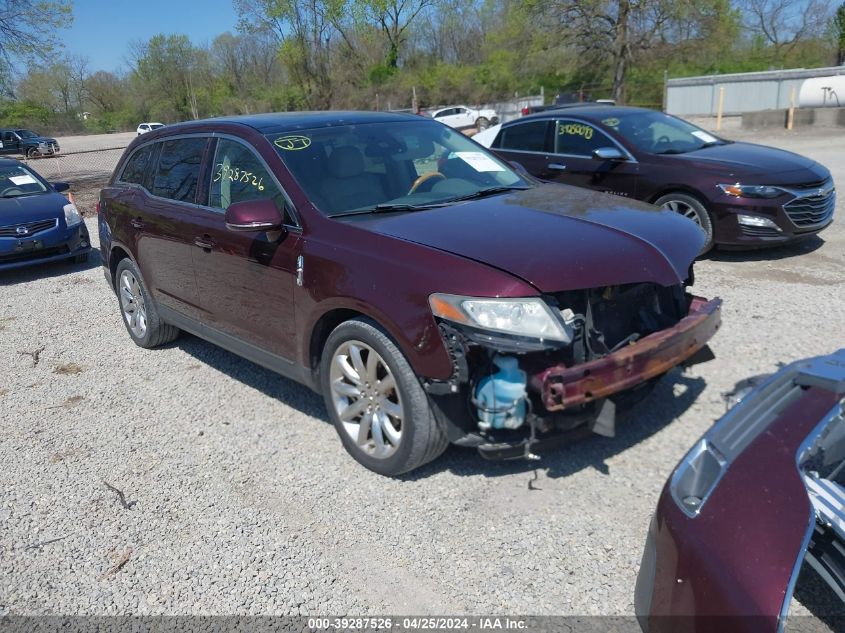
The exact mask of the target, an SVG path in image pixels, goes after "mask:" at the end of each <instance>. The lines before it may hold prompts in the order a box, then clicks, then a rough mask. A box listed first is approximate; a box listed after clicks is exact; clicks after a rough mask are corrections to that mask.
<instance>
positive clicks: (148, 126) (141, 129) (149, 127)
mask: <svg viewBox="0 0 845 633" xmlns="http://www.w3.org/2000/svg"><path fill="white" fill-rule="evenodd" d="M160 127H164V123H141V125H139V126H138V129H137V130H135V131H136V132H138V136H141V134H146V133H147V132H152V131H153V130H157V129H158V128H160Z"/></svg>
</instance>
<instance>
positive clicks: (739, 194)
mask: <svg viewBox="0 0 845 633" xmlns="http://www.w3.org/2000/svg"><path fill="white" fill-rule="evenodd" d="M719 189H721V190H722V191H723V192H724V193H726V194H728V195H729V196H733V197H735V198H777V197H778V196H779V195H781V194H782V193H783V189H779V188H778V187H769V186H767V185H741V184H739V183H735V184H733V185H719Z"/></svg>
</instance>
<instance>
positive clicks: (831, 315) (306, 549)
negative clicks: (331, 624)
mask: <svg viewBox="0 0 845 633" xmlns="http://www.w3.org/2000/svg"><path fill="white" fill-rule="evenodd" d="M744 135H745V136H748V133H745V134H744ZM735 136H738V135H735ZM753 138H754V139H755V140H757V141H759V142H763V143H768V144H773V145H778V146H782V147H785V148H788V149H793V150H796V151H798V152H801V153H804V154H807V155H809V156H812V157H813V158H815V159H817V160H820V161H821V162H823V163H824V164H826V165H827V166H829V167H830V168H831V169H832V170H833V171H834V175H835V177H836V178H837V180H838V181H839V182H845V167H843V164H842V162H841V156H842V155H843V152H845V133H843V132H842V131H836V132H833V133H831V131H829V130H828V131H825V132H812V133H803V134H800V135H799V134H785V133H781V134H771V133H769V134H768V135H767V136H765V137H764V136H761V135H756V136H754V137H753ZM842 199H843V197H842V196H840V200H842ZM838 214H839V217H840V220H839V222H838V223H837V224H835V225H834V226H833V227H831V228H830V229H828V230H827V231H825V232H824V233H823V234H822V235H823V237H822V238H821V239H815V240H813V241H811V242H808V243H805V244H803V245H801V246H798V247H793V248H789V249H779V250H774V251H762V252H756V253H751V254H748V253H744V254H732V253H721V252H717V253H715V254H713V255H711V256H710V257H708V258H707V259H705V260H704V261H702V262H700V264H699V265H698V268H697V285H696V288H695V289H696V291H697V292H698V293H700V294H703V295H706V296H713V295H719V296H721V297H722V298H723V299H724V300H725V308H724V314H723V316H724V326H723V328H722V330H721V331H720V332H719V334H718V335H717V336H716V338H715V340H714V341H713V343H712V347H713V349H714V351H715V353H716V356H717V360H716V361H713V362H711V363H708V364H705V365H700V366H698V367H696V368H694V369H693V370H691V371H689V372H687V373H684V374H682V373H680V372H678V371H674V372H672V373H670V374H669V375H668V376H667V377H666V378H665V379H664V380H663V381H662V382H661V384H660V385H659V387H658V389H657V391H656V393H655V394H654V395H653V397H652V398H651V399H649V400H648V401H646V402H645V403H644V404H642V405H640V406H639V407H638V408H637V409H635V411H634V414H633V416H632V417H631V419H629V420H628V421H627V422H626V423H625V424H624V425H623V426H622V427H621V428H620V429H619V432H618V435H617V437H616V438H614V439H607V438H601V437H598V436H596V437H593V438H591V439H589V440H586V441H584V442H582V443H579V444H577V445H574V446H572V447H570V448H567V449H564V450H561V451H560V452H558V453H556V454H554V455H552V456H550V457H546V458H544V460H543V461H541V462H539V463H536V464H528V463H525V462H507V463H489V462H485V461H483V460H482V459H481V458H480V457H479V456H478V455H477V454H476V453H475V452H474V451H471V450H467V449H458V448H455V447H452V448H450V449H449V450H448V452H447V453H446V454H445V455H444V456H443V457H442V458H440V459H439V460H437V461H436V462H434V463H433V464H430V465H428V466H426V467H424V468H422V469H421V470H419V471H416V472H415V473H413V475H412V476H410V477H407V478H405V479H402V480H390V479H385V478H383V477H379V476H377V475H374V474H372V473H370V472H369V471H367V470H365V469H363V468H362V467H360V466H358V465H357V464H356V462H354V461H353V460H352V459H351V457H349V456H347V454H346V453H345V452H344V450H343V449H342V447H341V445H340V442H339V440H338V438H337V437H336V434H335V431H334V429H333V427H332V426H331V425H330V424H329V423H328V421H327V416H326V412H325V410H324V407H323V404H322V400H321V399H320V397H318V396H317V395H315V394H313V393H311V392H309V391H307V390H306V389H304V388H302V387H300V386H298V385H296V384H294V383H292V382H289V381H287V380H284V379H282V378H279V377H277V376H276V375H274V374H271V373H270V372H268V371H265V370H263V369H261V368H259V367H257V366H255V365H253V364H251V363H249V362H247V361H244V360H241V359H239V358H237V357H235V356H233V355H231V354H229V353H227V352H224V351H222V350H220V349H218V348H216V347H214V346H212V345H210V344H208V343H205V342H203V341H201V340H199V339H196V338H194V337H191V336H187V335H183V336H182V337H181V338H180V339H178V340H177V342H176V343H175V344H173V345H170V346H168V347H167V348H165V349H161V350H157V351H145V350H142V349H140V348H138V347H136V346H135V345H133V344H132V342H131V341H130V339H129V336H128V335H127V334H126V332H125V330H124V327H123V325H122V323H121V321H120V316H119V314H118V310H117V301H116V299H115V298H114V296H113V295H112V294H111V292H110V291H109V289H108V288H107V287H106V284H105V282H104V280H103V277H102V273H101V271H100V267H99V262H98V261H97V260H94V261H92V263H90V264H89V265H87V266H73V265H55V266H47V267H41V268H32V269H29V270H24V271H20V272H9V273H2V274H0V349H2V350H3V351H2V353H0V372H2V376H3V377H4V379H3V381H2V383H0V433H2V437H3V441H2V443H0V464H2V466H0V475H2V485H0V615H2V614H4V613H15V614H42V613H55V614H118V613H120V614H125V613H134V614H218V613H241V614H258V613H261V614H265V613H267V614H318V613H330V614H345V613H359V614H366V613H370V614H385V613H393V614H406V613H418V614H419V613H427V614H439V613H443V612H444V611H446V612H449V613H502V614H504V613H512V614H578V615H588V614H630V613H631V612H632V608H633V606H632V601H633V586H634V579H635V577H636V573H637V568H638V566H639V561H640V555H641V552H642V545H643V542H644V537H645V533H646V529H647V525H648V521H649V517H650V515H651V513H652V511H653V509H654V506H655V503H656V500H657V497H658V495H659V493H660V490H661V487H662V486H663V483H664V481H665V480H666V477H667V476H668V474H669V473H670V471H671V470H672V468H673V467H674V466H675V464H676V462H677V461H678V459H679V458H680V457H681V456H682V454H683V453H684V451H685V450H686V449H687V448H688V447H689V446H690V445H691V444H692V443H693V442H694V441H695V439H696V438H698V436H699V435H700V434H701V433H702V432H703V431H704V430H705V429H706V428H707V427H708V426H709V425H710V424H711V423H712V422H713V420H714V419H715V418H716V417H718V416H719V415H720V414H721V413H722V412H723V411H724V405H723V402H722V394H723V392H725V391H728V390H729V389H730V388H731V387H732V386H733V385H734V383H735V382H737V381H739V380H740V379H742V378H744V377H747V376H749V375H752V374H758V373H762V372H770V371H772V370H774V369H775V368H776V367H777V365H778V363H780V362H788V361H792V360H795V359H798V358H801V357H805V356H809V355H812V354H820V353H827V352H830V351H833V350H834V349H836V348H837V347H841V346H843V344H845V343H844V342H843V323H845V292H843V290H845V257H844V256H845V252H843V251H845V228H843V227H845V222H843V221H842V219H841V218H843V217H845V216H843V209H842V203H841V202H840V205H839V209H838ZM87 222H88V223H89V228H90V229H91V233H92V237H95V236H96V226H95V221H94V219H93V218H89V219H88V220H87ZM38 350H40V353H39V354H37V355H36V352H37V351H38ZM535 467H536V469H535ZM531 480H534V481H533V484H534V485H533V486H532V488H536V489H534V490H531V489H529V487H528V484H529V481H531ZM106 482H107V483H108V484H109V486H112V487H114V488H116V489H118V490H120V491H121V492H122V493H123V495H124V496H125V502H126V505H128V506H130V507H129V508H125V507H124V506H123V504H122V502H121V499H120V498H119V496H118V494H117V493H116V492H115V491H113V490H112V489H110V488H109V487H107V485H106Z"/></svg>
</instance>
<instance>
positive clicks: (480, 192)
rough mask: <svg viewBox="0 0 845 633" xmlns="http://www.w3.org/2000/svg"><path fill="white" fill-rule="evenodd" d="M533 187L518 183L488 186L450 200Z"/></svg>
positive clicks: (469, 198) (481, 196)
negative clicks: (518, 184)
mask: <svg viewBox="0 0 845 633" xmlns="http://www.w3.org/2000/svg"><path fill="white" fill-rule="evenodd" d="M530 188H531V187H525V186H517V185H508V186H502V187H487V188H486V189H479V190H478V191H476V192H474V193H468V194H467V195H465V196H459V197H457V198H452V199H451V200H449V202H450V203H451V202H461V201H462V200H477V199H478V198H486V197H487V196H494V195H496V194H497V193H505V192H507V191H524V190H526V189H530Z"/></svg>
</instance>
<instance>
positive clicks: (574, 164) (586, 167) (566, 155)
mask: <svg viewBox="0 0 845 633" xmlns="http://www.w3.org/2000/svg"><path fill="white" fill-rule="evenodd" d="M552 137H553V141H552V150H553V154H552V155H551V156H548V157H547V158H546V169H545V171H544V173H542V175H539V174H538V175H539V177H540V178H543V179H544V180H553V181H555V182H561V183H564V184H567V185H574V186H576V187H586V188H588V189H596V190H598V191H604V192H607V193H613V194H616V195H617V196H625V197H630V198H633V197H636V193H637V179H638V174H639V164H638V163H637V162H636V161H634V160H632V159H631V158H630V157H629V159H628V160H601V159H597V158H595V156H594V155H593V152H594V151H595V150H597V149H602V148H613V149H621V148H619V146H618V145H617V144H616V143H615V142H614V141H613V140H611V139H610V137H609V136H607V135H606V134H605V133H604V132H602V131H601V130H600V129H598V128H597V127H595V126H594V125H592V124H590V123H588V122H586V121H578V120H573V119H558V120H556V121H555V122H554V130H553V135H552ZM626 154H627V153H626Z"/></svg>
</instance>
